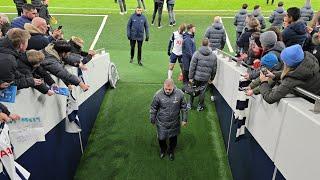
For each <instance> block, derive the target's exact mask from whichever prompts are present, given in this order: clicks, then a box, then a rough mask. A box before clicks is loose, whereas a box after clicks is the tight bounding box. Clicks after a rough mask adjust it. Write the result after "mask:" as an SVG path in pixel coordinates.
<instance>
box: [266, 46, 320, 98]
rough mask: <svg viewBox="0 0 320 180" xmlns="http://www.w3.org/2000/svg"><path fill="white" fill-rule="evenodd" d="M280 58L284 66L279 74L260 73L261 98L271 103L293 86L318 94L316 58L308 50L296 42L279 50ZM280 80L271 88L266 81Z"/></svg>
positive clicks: (289, 90) (319, 91)
mask: <svg viewBox="0 0 320 180" xmlns="http://www.w3.org/2000/svg"><path fill="white" fill-rule="evenodd" d="M281 59H282V60H283V62H284V64H285V67H284V70H283V71H282V74H281V76H280V77H279V76H278V75H279V74H276V75H273V74H272V73H268V75H267V76H265V75H264V74H263V73H260V81H261V85H260V93H261V95H262V97H263V99H264V100H265V101H266V102H267V103H269V104H273V103H275V102H277V101H279V100H280V99H281V98H284V97H285V96H286V95H287V94H289V93H292V92H293V89H294V88H295V87H301V88H303V89H305V90H306V91H309V92H311V93H314V94H316V95H320V83H319V81H320V72H319V62H318V60H317V59H316V58H315V57H314V56H313V55H312V54H311V53H309V52H307V51H305V52H304V51H303V50H302V47H301V46H300V45H298V44H296V45H293V46H290V47H287V48H285V49H284V50H283V51H282V52H281ZM270 77H273V78H274V79H275V80H281V84H280V85H279V86H277V87H275V88H272V87H271V86H270V85H269V84H268V83H267V82H268V81H269V78H270Z"/></svg>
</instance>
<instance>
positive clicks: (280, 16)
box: [269, 7, 287, 29]
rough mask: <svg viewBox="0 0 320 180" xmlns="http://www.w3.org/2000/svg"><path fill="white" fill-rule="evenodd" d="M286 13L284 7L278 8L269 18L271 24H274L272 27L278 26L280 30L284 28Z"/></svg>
mask: <svg viewBox="0 0 320 180" xmlns="http://www.w3.org/2000/svg"><path fill="white" fill-rule="evenodd" d="M286 14H287V13H286V11H285V10H284V8H283V7H278V8H277V9H276V10H275V11H273V13H272V14H271V15H270V17H269V22H270V23H272V26H276V27H278V28H279V29H281V28H282V26H283V20H284V17H285V16H286Z"/></svg>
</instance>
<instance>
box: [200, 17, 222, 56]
mask: <svg viewBox="0 0 320 180" xmlns="http://www.w3.org/2000/svg"><path fill="white" fill-rule="evenodd" d="M204 36H205V37H206V38H208V39H209V42H210V43H209V46H210V47H211V49H212V50H213V49H223V48H224V45H225V44H226V32H225V30H224V29H223V26H222V24H221V23H214V24H213V25H212V26H210V27H208V29H207V31H206V33H205V35H204Z"/></svg>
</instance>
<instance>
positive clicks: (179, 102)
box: [150, 88, 188, 140]
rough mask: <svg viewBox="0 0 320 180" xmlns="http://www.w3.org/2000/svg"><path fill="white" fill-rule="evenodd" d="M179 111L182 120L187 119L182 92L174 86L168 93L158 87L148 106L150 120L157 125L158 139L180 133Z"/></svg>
mask: <svg viewBox="0 0 320 180" xmlns="http://www.w3.org/2000/svg"><path fill="white" fill-rule="evenodd" d="M180 113H181V114H182V121H185V122H186V121H187V113H188V112H187V104H186V102H185V100H184V94H183V92H182V91H181V90H180V89H178V88H174V90H173V92H172V93H171V94H170V95H167V94H166V93H165V91H164V90H163V88H162V89H160V90H159V91H158V92H157V93H156V94H155V95H154V98H153V101H152V103H151V107H150V121H151V123H153V124H156V126H157V132H158V139H160V140H164V139H167V138H170V137H174V136H177V135H178V134H179V133H180Z"/></svg>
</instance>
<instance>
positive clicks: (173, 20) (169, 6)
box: [167, 0, 176, 26]
mask: <svg viewBox="0 0 320 180" xmlns="http://www.w3.org/2000/svg"><path fill="white" fill-rule="evenodd" d="M175 2H176V0H167V9H168V14H169V26H175V25H176V17H175V14H174V12H173V7H174V4H175Z"/></svg>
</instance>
